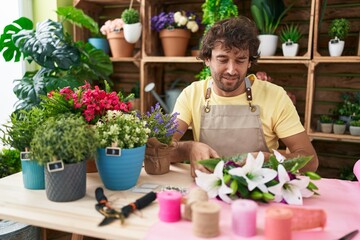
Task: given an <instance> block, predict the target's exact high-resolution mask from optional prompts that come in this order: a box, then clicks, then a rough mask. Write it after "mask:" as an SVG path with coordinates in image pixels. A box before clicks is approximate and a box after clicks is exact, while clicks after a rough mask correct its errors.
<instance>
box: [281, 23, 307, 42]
mask: <svg viewBox="0 0 360 240" xmlns="http://www.w3.org/2000/svg"><path fill="white" fill-rule="evenodd" d="M301 37H302V33H301V31H300V28H299V26H298V25H294V24H291V25H290V26H289V25H287V24H286V25H285V27H284V28H283V29H282V30H281V32H280V40H281V42H283V43H286V42H288V41H291V42H293V43H297V42H299V40H300V38H301Z"/></svg>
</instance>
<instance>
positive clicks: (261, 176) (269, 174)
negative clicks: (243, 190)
mask: <svg viewBox="0 0 360 240" xmlns="http://www.w3.org/2000/svg"><path fill="white" fill-rule="evenodd" d="M263 163H264V154H263V153H262V152H259V153H258V155H257V157H256V159H254V157H253V155H252V154H251V153H248V156H247V158H246V163H245V165H244V166H243V167H238V168H233V169H230V170H229V173H230V174H231V175H235V176H239V177H243V178H244V179H245V180H246V182H247V184H248V189H249V191H252V190H254V189H255V188H256V187H257V188H259V189H260V190H261V191H262V192H266V193H267V192H268V190H267V187H266V186H265V183H267V182H269V181H271V180H272V179H274V178H275V177H276V175H277V173H276V171H275V170H273V169H270V168H262V166H263Z"/></svg>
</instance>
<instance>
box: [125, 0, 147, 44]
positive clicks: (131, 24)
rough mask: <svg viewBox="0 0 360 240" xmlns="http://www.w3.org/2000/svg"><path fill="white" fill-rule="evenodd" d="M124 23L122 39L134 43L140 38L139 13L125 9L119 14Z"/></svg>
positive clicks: (131, 9)
mask: <svg viewBox="0 0 360 240" xmlns="http://www.w3.org/2000/svg"><path fill="white" fill-rule="evenodd" d="M121 19H122V20H123V21H124V37H125V40H126V41H127V42H129V43H136V42H137V41H138V40H139V38H140V36H141V29H142V25H141V23H140V13H139V11H138V10H136V9H134V8H131V6H130V8H128V9H125V10H124V11H123V12H122V14H121Z"/></svg>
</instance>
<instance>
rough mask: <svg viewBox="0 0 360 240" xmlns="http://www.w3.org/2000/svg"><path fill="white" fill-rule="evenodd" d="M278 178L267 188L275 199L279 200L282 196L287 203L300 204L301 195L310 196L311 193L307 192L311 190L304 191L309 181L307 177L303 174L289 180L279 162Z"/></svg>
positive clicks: (301, 202) (301, 200)
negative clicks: (276, 182)
mask: <svg viewBox="0 0 360 240" xmlns="http://www.w3.org/2000/svg"><path fill="white" fill-rule="evenodd" d="M278 178H279V183H278V184H277V185H275V186H271V187H269V188H268V190H269V191H270V192H271V193H273V194H275V201H277V202H280V201H281V200H282V199H283V198H284V199H285V201H286V202H287V203H288V204H293V205H302V204H303V199H302V197H303V196H304V197H310V196H311V195H312V194H310V193H309V192H311V191H310V190H308V191H306V190H307V189H306V187H307V186H308V185H309V182H310V178H309V177H306V176H304V177H302V178H300V179H293V180H291V181H290V177H289V175H288V173H287V172H286V170H285V167H284V166H283V165H281V164H279V165H278ZM302 192H303V194H304V195H303V194H302ZM311 193H312V192H311Z"/></svg>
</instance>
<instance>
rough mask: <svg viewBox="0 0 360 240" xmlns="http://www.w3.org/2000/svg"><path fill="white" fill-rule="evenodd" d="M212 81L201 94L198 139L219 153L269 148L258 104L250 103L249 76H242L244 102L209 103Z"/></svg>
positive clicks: (225, 154) (266, 150) (234, 153)
mask: <svg viewBox="0 0 360 240" xmlns="http://www.w3.org/2000/svg"><path fill="white" fill-rule="evenodd" d="M211 85H212V81H210V82H209V86H208V88H207V91H206V96H205V106H204V107H203V109H202V111H201V125H200V142H203V143H206V144H207V145H209V146H210V147H212V148H213V149H214V150H215V151H216V152H217V153H218V154H219V155H220V156H233V155H236V154H239V153H248V152H258V151H264V152H269V149H268V148H267V146H266V142H265V138H264V132H263V130H262V123H261V120H260V107H259V106H257V105H252V104H251V101H252V93H251V83H250V80H249V79H248V78H247V77H246V78H245V88H246V96H247V101H248V102H249V106H246V105H210V104H209V102H210V96H211Z"/></svg>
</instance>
